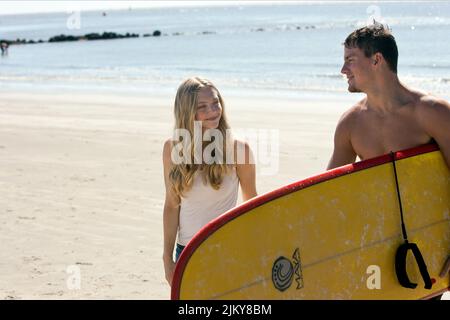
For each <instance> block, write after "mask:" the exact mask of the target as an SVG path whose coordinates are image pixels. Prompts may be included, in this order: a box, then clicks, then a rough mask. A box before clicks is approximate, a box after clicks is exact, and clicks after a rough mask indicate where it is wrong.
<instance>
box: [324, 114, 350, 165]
mask: <svg viewBox="0 0 450 320" xmlns="http://www.w3.org/2000/svg"><path fill="white" fill-rule="evenodd" d="M353 110H354V108H352V109H350V110H349V111H347V112H346V113H344V114H343V115H342V117H341V119H339V122H338V124H337V126H336V131H335V133H334V150H333V155H332V156H331V159H330V161H329V162H328V166H327V170H330V169H333V168H336V167H340V166H343V165H345V164H349V163H353V162H355V160H356V152H355V150H354V149H353V146H352V143H351V139H350V137H351V135H350V132H351V121H352V112H353Z"/></svg>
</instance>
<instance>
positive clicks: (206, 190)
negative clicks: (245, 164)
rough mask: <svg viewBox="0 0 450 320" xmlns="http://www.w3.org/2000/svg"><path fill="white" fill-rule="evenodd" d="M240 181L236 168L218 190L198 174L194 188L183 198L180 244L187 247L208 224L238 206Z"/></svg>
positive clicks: (224, 179) (179, 231) (179, 230)
mask: <svg viewBox="0 0 450 320" xmlns="http://www.w3.org/2000/svg"><path fill="white" fill-rule="evenodd" d="M238 189H239V179H238V177H237V174H236V168H234V167H233V169H232V170H231V171H230V172H229V173H228V174H227V175H226V176H224V178H223V181H222V184H221V185H220V188H219V189H218V190H215V189H213V187H211V185H210V184H209V183H207V184H206V185H205V184H204V183H203V177H202V173H201V172H198V171H197V172H196V173H195V176H194V182H193V184H192V188H191V189H190V190H189V191H188V192H186V194H185V197H183V198H181V208H180V222H179V229H178V243H179V244H181V245H183V246H185V245H187V243H188V242H189V241H190V240H191V239H192V237H193V236H194V235H195V234H196V233H197V232H198V231H200V229H201V228H203V227H204V226H205V225H206V224H207V223H208V222H210V221H211V220H213V219H215V218H217V217H218V216H220V215H221V214H222V213H225V212H226V211H228V210H229V209H231V208H233V207H235V206H236V202H237V197H238Z"/></svg>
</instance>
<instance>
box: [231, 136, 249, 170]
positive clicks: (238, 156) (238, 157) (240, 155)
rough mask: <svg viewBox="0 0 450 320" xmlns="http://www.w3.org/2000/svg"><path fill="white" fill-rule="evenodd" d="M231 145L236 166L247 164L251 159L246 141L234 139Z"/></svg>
mask: <svg viewBox="0 0 450 320" xmlns="http://www.w3.org/2000/svg"><path fill="white" fill-rule="evenodd" d="M233 144H234V154H235V161H236V164H245V163H249V161H250V160H251V159H252V157H253V153H252V149H251V147H250V144H249V143H248V142H247V141H243V140H240V139H234V141H233ZM243 159H245V160H243Z"/></svg>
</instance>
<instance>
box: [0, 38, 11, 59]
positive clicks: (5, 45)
mask: <svg viewBox="0 0 450 320" xmlns="http://www.w3.org/2000/svg"><path fill="white" fill-rule="evenodd" d="M8 47H9V44H8V42H4V41H2V42H1V43H0V48H1V50H2V56H4V55H7V54H8Z"/></svg>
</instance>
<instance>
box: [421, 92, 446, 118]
mask: <svg viewBox="0 0 450 320" xmlns="http://www.w3.org/2000/svg"><path fill="white" fill-rule="evenodd" d="M415 110H416V111H415V112H416V116H417V119H418V120H419V121H420V122H423V121H427V122H429V121H431V122H432V121H435V120H437V119H439V118H445V117H448V116H449V115H450V103H449V102H448V101H446V100H445V99H442V98H439V97H436V96H434V95H431V94H422V95H420V96H419V97H418V102H417V104H416V108H415Z"/></svg>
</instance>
